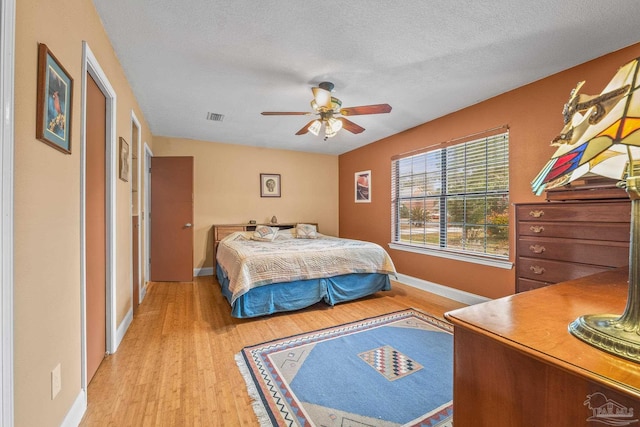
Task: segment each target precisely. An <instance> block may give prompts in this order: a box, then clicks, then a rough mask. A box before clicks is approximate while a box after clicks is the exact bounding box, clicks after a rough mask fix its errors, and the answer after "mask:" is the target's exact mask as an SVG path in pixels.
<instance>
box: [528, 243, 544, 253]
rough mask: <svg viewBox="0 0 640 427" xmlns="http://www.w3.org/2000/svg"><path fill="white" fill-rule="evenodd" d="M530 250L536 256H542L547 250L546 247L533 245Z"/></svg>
mask: <svg viewBox="0 0 640 427" xmlns="http://www.w3.org/2000/svg"><path fill="white" fill-rule="evenodd" d="M529 250H530V251H531V252H533V253H534V254H541V253H542V252H544V251H545V250H546V248H545V247H544V246H541V245H531V246H529Z"/></svg>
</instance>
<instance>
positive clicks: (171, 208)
mask: <svg viewBox="0 0 640 427" xmlns="http://www.w3.org/2000/svg"><path fill="white" fill-rule="evenodd" d="M150 251H151V254H150V255H151V280H152V281H156V282H190V281H191V280H193V157H152V158H151V249H150Z"/></svg>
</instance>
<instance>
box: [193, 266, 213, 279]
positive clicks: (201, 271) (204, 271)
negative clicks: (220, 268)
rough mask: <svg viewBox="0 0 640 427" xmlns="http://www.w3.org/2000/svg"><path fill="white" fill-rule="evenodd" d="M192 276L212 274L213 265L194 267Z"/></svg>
mask: <svg viewBox="0 0 640 427" xmlns="http://www.w3.org/2000/svg"><path fill="white" fill-rule="evenodd" d="M193 276H194V277H197V276H213V267H203V268H194V269H193Z"/></svg>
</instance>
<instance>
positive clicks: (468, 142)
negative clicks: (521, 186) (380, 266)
mask: <svg viewBox="0 0 640 427" xmlns="http://www.w3.org/2000/svg"><path fill="white" fill-rule="evenodd" d="M480 135H481V136H480ZM501 145H502V146H501ZM474 147H475V148H476V149H477V147H480V149H481V150H485V153H484V154H483V155H482V156H480V157H481V158H480V160H478V159H472V160H471V161H469V162H468V161H467V155H468V153H471V152H473V151H471V150H472V149H474ZM460 150H462V152H463V153H464V158H463V160H462V162H461V163H460V156H458V157H455V155H454V154H451V153H456V151H457V152H458V154H459V153H460ZM492 150H497V153H498V154H499V155H501V156H502V157H503V159H504V160H503V161H502V162H501V163H500V162H498V164H499V167H498V173H500V176H501V177H502V181H500V182H499V185H498V186H494V183H495V182H494V181H489V174H488V170H489V169H490V168H492V167H493V168H495V164H492V162H491V158H490V155H489V152H490V151H492ZM480 152H481V153H482V151H480ZM476 154H477V152H476ZM483 156H484V157H483ZM410 159H411V160H410ZM416 159H417V161H416ZM452 160H453V161H458V164H457V167H456V168H455V169H452V167H451V165H450V163H448V162H451V161H452ZM407 161H412V162H413V164H412V166H410V168H412V170H411V172H410V173H409V174H403V175H400V173H401V168H402V167H406V166H407V165H406V164H405V165H402V164H401V163H402V162H407ZM422 162H424V166H422V164H421V163H422ZM439 163H440V164H439ZM416 164H417V165H418V169H419V170H418V171H417V172H416V171H414V170H413V168H414V167H415V165H416ZM429 164H430V165H432V167H431V169H430V168H429V166H428V165H429ZM454 164H455V163H454ZM433 165H435V166H433ZM447 166H449V169H447ZM461 166H462V168H461ZM469 166H480V167H482V168H484V171H485V173H486V174H487V177H486V178H485V180H484V183H482V184H481V185H480V186H479V187H478V186H476V188H474V189H471V190H469V187H468V184H469V183H473V182H474V179H477V176H474V177H471V176H469V175H467V174H466V171H467V170H468V169H469ZM438 168H439V169H438ZM460 170H462V174H463V176H464V180H463V181H462V182H458V183H457V185H458V187H460V184H462V187H463V189H462V190H460V188H458V190H457V191H451V188H452V187H453V184H452V182H453V183H455V182H454V181H453V176H454V173H455V172H456V171H457V173H458V178H459V174H460ZM430 176H431V177H435V179H434V180H433V181H432V182H433V183H435V184H431V185H429V184H428V181H429V177H430ZM470 178H471V179H470ZM407 180H409V181H411V184H410V186H409V189H410V190H409V191H410V192H411V194H410V195H409V196H407V195H406V194H405V195H403V194H402V193H403V192H406V191H407V187H404V188H401V186H402V181H405V182H406V181H407ZM422 180H424V182H425V184H424V187H423V188H422V194H420V193H418V195H417V196H414V195H413V194H414V191H415V189H416V188H419V187H420V185H419V184H418V185H416V184H415V181H418V182H419V181H422ZM434 185H435V187H436V188H435V189H434ZM438 186H439V188H437V187H438ZM492 186H493V188H492ZM478 188H480V190H478ZM428 189H430V190H431V192H429V190H428ZM509 194H510V192H509V130H508V127H506V126H503V127H500V128H495V129H491V130H488V131H485V132H483V133H480V134H475V135H470V136H468V137H464V138H458V139H456V140H451V141H447V142H445V143H441V144H436V145H433V146H430V147H426V148H425V149H422V150H416V151H415V152H411V153H406V154H402V155H398V156H394V157H393V158H392V162H391V242H390V243H389V247H390V248H392V249H396V250H402V251H408V252H414V253H421V254H427V255H433V256H438V257H444V258H449V259H456V260H462V261H467V262H473V263H478V264H483V265H491V266H495V267H500V268H508V269H510V268H512V266H513V264H512V263H511V262H510V261H509V256H510V253H511V245H510V228H511V227H510V225H509V222H510V221H509V220H510V215H509V209H510V207H509V205H510V203H509ZM454 198H458V199H459V200H463V201H464V207H463V208H462V213H460V212H459V211H458V212H459V214H461V215H462V221H461V223H460V224H458V225H461V227H462V228H463V229H464V228H468V227H475V228H477V227H481V230H482V237H481V239H480V240H479V241H480V242H482V245H481V246H480V248H483V249H482V250H481V251H479V250H475V249H470V247H471V246H472V245H471V243H472V242H474V240H472V239H466V238H463V235H464V236H466V233H464V232H463V233H462V235H461V240H460V246H458V245H450V244H449V243H448V242H447V238H448V231H449V232H450V229H449V228H450V227H451V221H450V219H451V217H450V215H449V212H450V211H449V210H448V209H453V207H452V206H447V205H451V201H452V200H453V199H454ZM474 198H475V199H477V198H481V199H484V200H485V202H484V204H483V205H484V209H485V211H484V213H483V214H480V215H481V217H480V218H481V219H482V221H481V223H479V224H474V223H473V222H472V221H471V220H470V221H469V222H467V215H468V211H467V206H468V201H471V200H473V199H474ZM487 198H490V199H494V201H493V203H494V211H495V208H496V206H497V208H498V209H499V210H500V213H501V215H504V214H506V215H507V223H506V224H502V223H500V225H495V224H496V223H495V222H494V223H491V222H490V220H489V211H488V210H487V208H488V207H489V206H490V204H489V203H488V202H487ZM500 199H502V200H500ZM403 202H404V203H403ZM416 202H417V203H416ZM414 204H415V205H416V207H417V206H420V205H421V206H422V210H423V212H418V213H417V215H418V216H419V219H418V221H417V222H421V223H422V227H423V228H422V229H423V230H424V231H423V233H422V234H420V237H422V242H420V241H419V240H420V237H419V238H418V239H416V241H412V239H411V237H409V240H406V239H405V240H402V237H401V228H400V227H401V222H402V219H401V217H402V218H405V219H406V218H407V211H406V209H407V206H408V207H409V208H408V209H409V229H408V230H409V232H410V233H411V231H412V225H413V221H414V214H412V213H411V209H412V205H414ZM425 204H428V205H432V206H433V209H432V210H431V211H430V212H431V213H430V214H431V215H434V211H437V213H436V214H435V215H434V216H436V215H437V220H436V221H431V222H432V225H433V224H437V227H438V228H437V230H434V232H433V233H431V234H436V233H437V234H438V239H437V243H435V244H434V243H428V242H427V241H426V240H427V237H428V233H427V231H426V228H427V224H428V223H429V221H430V220H431V218H429V217H428V216H427V215H428V214H426V213H424V209H425V208H424V206H425ZM401 210H405V211H404V213H401ZM458 222H460V221H458ZM492 224H494V225H492ZM496 227H498V230H503V231H505V230H506V239H500V241H501V243H502V244H503V245H506V248H505V250H506V253H505V254H499V253H492V252H487V250H490V249H491V247H490V244H489V241H490V240H491V239H490V235H489V233H488V230H489V229H490V228H496ZM419 228H420V227H418V229H419ZM405 231H406V229H405ZM477 242H478V240H475V243H477Z"/></svg>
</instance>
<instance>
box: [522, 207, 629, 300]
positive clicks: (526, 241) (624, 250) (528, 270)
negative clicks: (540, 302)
mask: <svg viewBox="0 0 640 427" xmlns="http://www.w3.org/2000/svg"><path fill="white" fill-rule="evenodd" d="M630 220H631V203H630V201H629V199H628V198H627V199H611V200H588V201H585V200H570V201H562V202H545V203H523V204H517V205H516V292H523V291H528V290H531V289H536V288H540V287H543V286H547V285H549V284H552V283H558V282H563V281H566V280H572V279H576V278H579V277H583V276H587V275H590V274H594V273H598V272H601V271H606V270H610V269H612V268H616V267H621V266H624V265H627V264H628V263H629V232H630Z"/></svg>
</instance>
